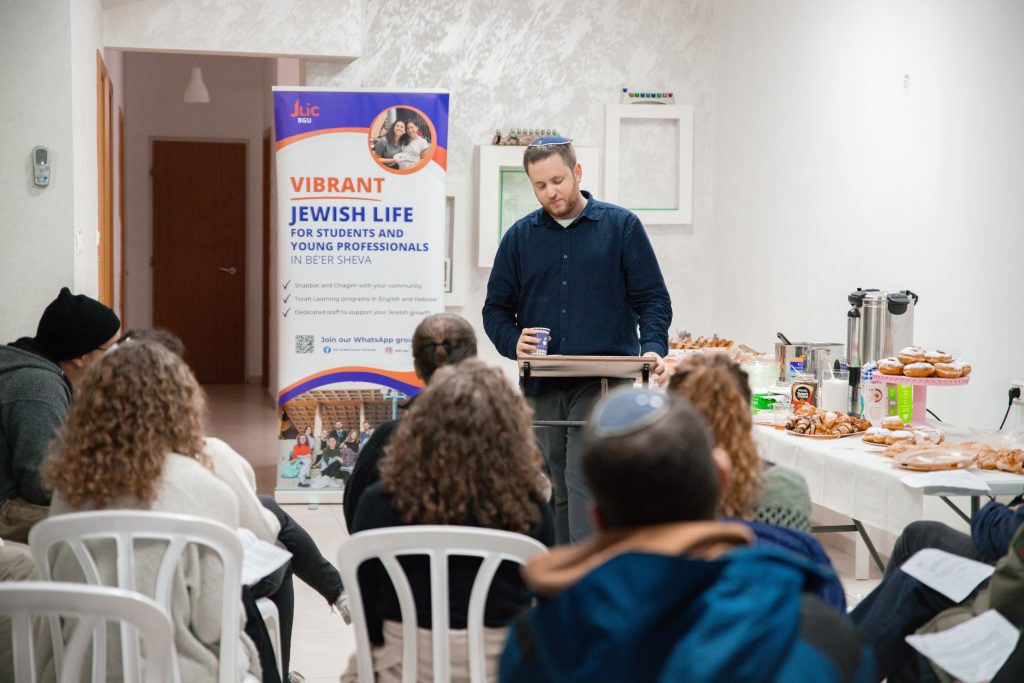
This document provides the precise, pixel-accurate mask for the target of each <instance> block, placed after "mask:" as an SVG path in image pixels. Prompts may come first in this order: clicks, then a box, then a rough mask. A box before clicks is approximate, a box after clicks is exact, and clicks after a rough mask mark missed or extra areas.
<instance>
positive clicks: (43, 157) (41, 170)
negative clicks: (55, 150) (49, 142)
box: [32, 145, 50, 187]
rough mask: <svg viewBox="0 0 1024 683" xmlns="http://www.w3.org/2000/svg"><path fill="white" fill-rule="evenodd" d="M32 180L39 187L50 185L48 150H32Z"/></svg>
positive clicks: (38, 148)
mask: <svg viewBox="0 0 1024 683" xmlns="http://www.w3.org/2000/svg"><path fill="white" fill-rule="evenodd" d="M32 180H33V182H34V183H35V184H36V185H38V186H39V187H46V186H47V185H49V184H50V148H49V147H43V146H42V145H40V146H39V147H33V148H32Z"/></svg>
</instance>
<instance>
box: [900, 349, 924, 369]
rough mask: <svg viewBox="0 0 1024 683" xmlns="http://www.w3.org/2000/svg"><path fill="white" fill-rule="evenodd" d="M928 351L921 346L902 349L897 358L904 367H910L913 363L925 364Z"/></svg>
mask: <svg viewBox="0 0 1024 683" xmlns="http://www.w3.org/2000/svg"><path fill="white" fill-rule="evenodd" d="M927 353H928V351H926V350H925V349H923V348H922V347H920V346H908V347H907V348H905V349H901V350H900V352H899V353H897V354H896V357H897V358H899V360H900V362H901V363H903V364H904V365H910V364H911V363H924V362H925V354H927Z"/></svg>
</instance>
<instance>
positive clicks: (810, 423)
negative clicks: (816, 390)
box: [786, 404, 871, 439]
mask: <svg viewBox="0 0 1024 683" xmlns="http://www.w3.org/2000/svg"><path fill="white" fill-rule="evenodd" d="M870 426H871V423H870V422H868V421H867V420H865V419H863V418H856V417H851V416H849V415H844V414H842V413H837V412H833V411H831V410H822V409H821V408H815V407H814V406H812V405H809V404H805V405H802V406H800V407H799V408H798V409H797V410H796V412H794V413H793V417H791V418H790V420H789V422H787V423H786V431H787V432H789V433H790V434H793V435H794V436H804V437H811V438H815V439H839V438H842V437H845V436H854V435H855V434H863V433H864V432H865V431H867V429H868V428H869V427H870Z"/></svg>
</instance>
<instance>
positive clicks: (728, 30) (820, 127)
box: [714, 0, 1024, 427]
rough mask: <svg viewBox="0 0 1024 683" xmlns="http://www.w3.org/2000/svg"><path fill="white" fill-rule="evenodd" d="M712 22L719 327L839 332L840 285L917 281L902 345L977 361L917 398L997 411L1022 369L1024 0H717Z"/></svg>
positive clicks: (978, 418)
mask: <svg viewBox="0 0 1024 683" xmlns="http://www.w3.org/2000/svg"><path fill="white" fill-rule="evenodd" d="M715 35H716V45H715V47H716V50H715V55H716V60H715V61H716V69H717V75H716V83H717V87H716V96H717V101H716V103H715V125H716V141H715V146H714V159H715V167H716V172H715V187H714V190H715V191H714V203H715V207H716V210H715V212H716V234H717V236H718V237H717V240H716V251H717V253H718V257H717V264H718V270H717V273H716V275H715V282H717V283H718V294H717V297H716V307H715V320H714V324H715V326H717V327H718V328H719V329H721V330H722V331H724V332H727V333H728V334H730V335H735V336H736V337H739V338H741V339H745V340H749V341H750V342H754V343H756V344H758V345H760V346H764V347H768V346H769V345H770V344H771V342H773V341H774V339H773V336H774V333H775V331H776V330H777V329H781V330H783V331H784V332H785V333H786V334H787V335H789V337H790V338H796V337H800V338H807V339H811V340H816V341H844V340H845V312H846V309H847V308H848V306H847V304H846V295H847V293H848V292H850V291H852V290H853V289H855V288H856V287H858V286H860V287H878V288H880V289H890V290H891V289H902V288H910V289H913V290H915V291H916V292H917V293H918V294H920V295H921V303H920V305H919V307H918V310H917V314H916V325H915V341H917V342H919V343H922V344H925V345H931V346H941V347H944V348H947V349H949V350H950V351H953V352H955V353H958V354H961V355H963V356H964V357H966V358H968V359H969V360H972V361H973V364H974V368H975V370H974V376H973V379H972V383H971V385H970V386H968V387H965V388H956V389H933V390H931V391H930V392H929V405H930V406H931V407H933V409H934V410H935V412H936V413H938V414H939V415H940V416H941V417H943V418H944V419H946V420H952V421H955V422H958V423H966V424H972V425H977V426H990V427H995V426H998V424H999V420H1000V419H1001V417H1002V414H1003V410H1005V407H1006V390H1007V388H1008V383H1009V381H1010V380H1011V379H1013V378H1015V377H1022V376H1024V359H1022V357H1021V356H1020V355H1018V354H1014V353H1012V352H1010V351H1008V349H1010V348H1013V344H1014V343H1015V341H1016V340H1017V339H1020V338H1021V337H1022V336H1024V315H1022V314H1021V311H1020V307H1019V305H1017V304H1016V303H1015V297H1017V296H1018V294H1019V282H1020V268H1021V264H1020V255H1021V254H1022V253H1024V218H1022V216H1024V192H1022V191H1021V187H1022V185H1024V129H1022V127H1021V126H1020V116H1019V113H1020V111H1021V110H1022V108H1024V91H1022V90H1021V88H1020V84H1021V83H1024V40H1022V38H1024V4H1022V3H1020V2H1016V1H1014V0H987V1H985V2H977V3H964V2H954V1H952V0H946V1H942V2H932V1H929V0H905V1H904V2H901V3H892V2H885V1H884V0H871V1H870V2H860V3H848V2H841V1H839V0H828V1H827V2H822V1H820V0H788V1H786V2H773V3H770V4H769V3H749V2H740V1H737V0H728V1H724V2H719V3H717V4H716V10H715ZM904 75H908V76H909V82H908V87H907V88H906V90H904V88H903V82H904Z"/></svg>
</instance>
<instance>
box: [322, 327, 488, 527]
mask: <svg viewBox="0 0 1024 683" xmlns="http://www.w3.org/2000/svg"><path fill="white" fill-rule="evenodd" d="M474 356H476V333H475V332H473V326H472V325H470V324H469V322H467V321H466V319H465V318H463V317H461V316H458V315H455V314H454V313H434V314H433V315H428V316H427V317H426V318H424V319H423V320H421V321H420V323H419V324H418V325H417V326H416V330H415V331H414V332H413V333H412V365H413V369H415V371H416V376H417V377H419V378H420V379H421V380H423V383H424V384H427V385H429V384H430V380H431V378H432V377H433V375H434V372H435V371H436V370H437V369H438V368H440V367H442V366H444V365H454V364H456V363H459V362H461V361H463V360H464V359H466V358H472V357H474ZM415 400H416V399H415V398H413V399H410V400H409V401H407V402H406V404H405V408H406V409H409V408H411V407H412V405H413V403H414V401H415ZM398 424H399V421H398V420H397V419H396V420H391V421H389V422H384V423H383V424H381V425H379V426H378V427H377V428H376V429H375V430H374V431H373V435H371V436H370V439H369V440H368V441H367V442H366V445H364V446H363V447H362V450H360V451H359V459H358V460H356V464H355V467H354V468H353V470H352V476H351V477H349V479H348V483H346V484H345V499H344V501H343V507H344V510H345V524H346V525H347V526H348V528H349V529H351V528H352V525H353V524H354V523H355V518H356V507H357V506H358V505H359V501H360V500H361V499H362V496H363V492H364V491H366V489H368V488H369V487H370V486H371V485H372V484H373V483H374V482H376V481H379V480H380V471H379V470H378V469H377V465H378V463H379V462H380V459H381V458H382V457H383V456H384V448H385V446H387V445H388V443H389V442H390V441H391V438H392V437H393V436H394V433H395V429H396V428H397V427H398ZM339 445H340V444H339Z"/></svg>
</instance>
